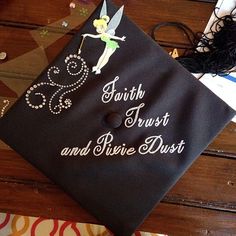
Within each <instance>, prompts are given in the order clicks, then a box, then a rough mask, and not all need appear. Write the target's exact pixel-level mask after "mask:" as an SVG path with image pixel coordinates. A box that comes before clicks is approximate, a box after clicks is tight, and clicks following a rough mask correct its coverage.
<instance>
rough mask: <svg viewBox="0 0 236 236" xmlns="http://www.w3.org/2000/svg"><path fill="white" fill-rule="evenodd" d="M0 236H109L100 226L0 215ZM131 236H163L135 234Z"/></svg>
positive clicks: (6, 214) (143, 233) (159, 235)
mask: <svg viewBox="0 0 236 236" xmlns="http://www.w3.org/2000/svg"><path fill="white" fill-rule="evenodd" d="M0 235H1V236H49V235H50V236H111V235H112V234H111V233H110V232H109V231H108V230H107V229H106V228H105V227H104V226H101V225H93V224H82V223H75V222H69V221H62V220H52V219H44V218H41V217H29V216H19V215H13V214H8V213H0ZM133 236H165V235H161V234H154V233H145V232H136V233H135V234H133Z"/></svg>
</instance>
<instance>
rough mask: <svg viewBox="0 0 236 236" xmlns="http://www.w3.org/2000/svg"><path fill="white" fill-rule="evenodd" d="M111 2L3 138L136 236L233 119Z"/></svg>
mask: <svg viewBox="0 0 236 236" xmlns="http://www.w3.org/2000/svg"><path fill="white" fill-rule="evenodd" d="M123 10H124V9H123V7H121V8H119V9H118V8H117V7H116V6H114V5H113V4H112V3H111V2H110V1H104V2H103V3H101V5H100V6H99V7H98V8H97V9H96V10H95V12H94V13H93V14H92V16H91V17H90V18H89V20H88V21H87V22H86V23H85V25H84V26H83V27H82V28H81V30H80V31H79V32H78V33H77V34H76V35H75V36H74V38H73V39H72V40H71V41H70V43H69V44H68V45H67V46H66V47H65V48H64V49H63V50H62V52H61V53H60V55H59V56H58V57H57V58H56V59H55V60H54V61H53V62H52V63H51V64H50V65H49V66H48V67H47V68H46V69H45V70H44V71H43V72H42V73H41V75H40V76H39V77H38V78H37V80H36V81H34V83H33V84H32V85H31V86H30V87H29V88H28V89H27V90H26V92H25V93H24V94H23V95H22V97H21V98H20V99H19V100H18V101H17V102H16V103H15V104H14V105H13V107H12V108H11V109H9V111H8V112H7V113H6V114H5V115H4V116H3V117H2V118H1V119H0V137H1V139H2V140H3V141H5V142H6V143H7V144H9V145H10V146H11V147H12V148H13V149H14V150H16V151H17V152H18V153H19V154H21V155H22V156H23V157H24V158H25V159H26V160H28V161H29V162H30V163H32V164H33V165H34V166H36V167H37V168H38V169H39V170H41V171H42V172H43V173H44V174H45V175H46V176H48V177H49V178H50V179H52V180H53V181H54V182H55V183H57V184H58V185H59V186H61V187H62V188H63V189H64V190H65V191H66V192H67V193H68V194H69V195H70V196H71V197H72V198H74V199H75V200H76V201H77V202H78V203H79V204H81V206H82V207H84V208H85V209H87V210H88V211H89V212H91V213H92V214H93V215H94V216H95V217H97V218H98V219H99V220H100V221H101V222H102V223H104V224H105V225H106V226H107V227H108V228H109V229H110V230H111V231H112V232H113V233H114V234H115V235H117V236H130V235H131V234H132V233H133V231H134V230H135V229H136V228H137V227H138V225H140V224H141V223H142V222H143V220H144V219H145V218H146V217H147V215H148V214H149V212H150V211H151V210H152V209H153V208H154V207H155V206H156V204H158V202H159V201H160V200H161V199H162V198H163V196H164V195H165V193H166V192H167V191H168V190H169V189H170V188H171V187H172V186H173V185H174V184H175V183H176V181H177V180H178V179H179V178H180V177H181V176H182V175H183V173H184V172H185V171H186V170H187V169H188V167H189V166H190V165H191V164H192V163H193V161H194V160H195V159H196V158H197V157H198V156H199V155H200V154H201V152H202V151H203V150H204V149H205V148H206V147H207V146H208V144H209V143H210V142H211V141H212V139H213V138H214V137H215V136H216V135H217V134H218V133H219V132H220V131H221V130H222V129H223V128H224V126H225V125H226V124H227V123H228V122H230V120H231V119H232V117H233V116H234V114H235V111H234V110H232V109H231V108H230V107H229V106H228V105H227V104H225V103H224V102H223V101H222V100H221V99H220V98H218V97H217V96H215V95H214V94H213V93H212V92H211V91H210V90H209V89H208V88H206V87H205V86H204V85H203V84H201V83H200V82H199V81H197V80H196V79H195V78H194V77H193V76H192V75H191V74H190V73H189V72H187V71H186V70H185V69H184V68H183V67H182V66H181V65H179V64H178V62H176V61H175V60H173V59H172V58H171V57H170V56H169V55H168V54H167V53H165V52H164V51H163V50H162V49H161V48H160V47H159V46H158V45H157V44H156V43H155V42H154V41H152V39H151V38H149V37H148V36H147V35H146V34H145V33H143V32H142V31H141V30H140V29H139V28H138V27H137V26H136V25H135V24H134V23H132V22H131V21H130V20H129V19H128V18H127V17H126V16H125V15H124V14H123Z"/></svg>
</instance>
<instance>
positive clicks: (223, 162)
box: [0, 0, 236, 236]
mask: <svg viewBox="0 0 236 236" xmlns="http://www.w3.org/2000/svg"><path fill="white" fill-rule="evenodd" d="M80 2H87V5H86V4H85V5H84V7H83V6H82V5H81V6H80V7H77V9H74V12H73V14H72V13H70V11H71V10H72V9H70V8H69V3H70V0H63V1H62V0H54V1H52V0H49V1H38V0H8V1H0V51H5V52H7V55H8V58H7V60H6V61H3V62H1V64H0V109H2V107H3V106H4V104H3V100H4V99H8V100H9V101H10V105H11V104H13V103H14V101H15V100H16V99H17V98H18V97H19V96H20V94H21V93H23V91H24V90H25V89H26V88H27V86H28V85H29V84H30V83H31V82H32V80H33V79H35V78H36V77H37V75H38V74H39V73H40V71H41V70H42V69H43V68H44V67H45V66H46V65H47V64H48V63H50V62H51V61H52V60H53V59H54V58H55V57H56V56H57V55H58V53H59V52H60V51H61V49H62V48H63V47H64V46H65V45H66V44H67V43H68V42H69V40H70V39H71V38H72V37H73V34H74V33H75V30H77V29H79V28H80V25H81V23H82V22H83V21H84V20H85V19H86V18H87V17H88V15H89V13H90V12H91V11H92V10H93V9H94V7H95V6H96V5H97V4H98V2H99V1H85V0H84V1H82V0H81V1H80ZM115 3H117V4H119V5H120V4H124V5H125V12H126V14H127V15H128V16H129V17H130V18H131V19H132V20H133V21H134V22H135V23H137V24H138V25H139V26H140V27H141V28H142V29H143V30H144V31H146V32H150V29H151V28H152V27H153V26H154V24H156V23H158V22H161V21H180V22H183V23H185V24H187V25H188V26H189V27H190V28H192V29H193V31H195V32H196V31H202V30H204V28H205V26H206V24H207V22H208V19H209V17H210V15H211V13H212V11H213V8H214V5H213V4H212V3H203V2H196V1H187V0H152V1H142V0H127V1H118V0H117V1H115ZM82 8H84V9H83V10H82ZM83 17H84V18H83ZM63 20H65V21H66V22H68V23H69V26H68V27H70V26H71V27H76V28H75V29H73V30H71V31H70V32H67V31H68V27H67V28H66V27H64V28H63V27H62V26H61V23H62V21H63ZM54 22H56V23H54ZM46 25H49V26H48V27H47V28H40V27H44V26H46ZM158 38H159V40H160V43H161V45H165V43H166V42H169V43H173V42H174V43H178V44H180V45H182V46H184V47H185V46H187V40H186V37H185V36H184V35H183V34H182V32H179V31H178V30H176V29H170V28H165V29H163V30H161V31H160V32H159V33H158ZM56 39H57V40H56ZM55 40H56V41H55ZM54 41H55V42H54ZM40 46H41V47H40ZM172 49H173V48H166V50H172ZM5 105H6V104H5ZM7 108H8V107H7ZM7 108H6V109H7ZM235 158H236V125H235V124H233V123H230V124H229V125H228V126H227V127H226V128H225V129H224V131H223V132H222V133H221V134H220V135H219V136H218V137H217V138H216V139H215V141H214V142H213V143H212V144H211V145H210V146H209V147H208V148H207V149H206V150H205V151H204V153H203V154H202V155H201V156H200V157H199V158H198V160H197V161H196V162H195V163H194V164H193V165H192V167H191V168H190V169H189V170H188V171H187V173H186V174H185V175H184V176H183V177H182V178H181V180H180V181H179V182H178V183H177V184H176V186H175V187H174V188H173V189H172V190H171V191H170V192H169V193H168V194H167V195H166V197H165V198H164V199H163V201H162V202H161V203H160V204H159V205H158V206H157V207H156V209H155V210H154V211H153V212H152V214H151V215H150V216H149V217H148V218H147V219H146V220H145V222H144V223H143V224H142V225H141V226H140V229H141V230H143V231H149V232H159V233H166V234H170V235H181V236H183V235H236V215H235V211H236V159H235ZM0 193H1V194H0V212H10V213H16V214H23V215H31V216H43V217H46V218H59V219H64V220H70V221H79V222H92V223H99V222H97V220H96V219H94V217H92V216H91V215H90V214H89V213H87V212H86V211H85V210H83V209H82V208H80V207H79V206H78V204H77V203H75V202H74V201H73V200H71V199H70V198H69V197H68V196H67V195H66V194H65V193H64V192H63V191H61V190H60V189H59V188H58V187H57V186H55V185H54V184H53V183H52V182H51V181H50V180H49V179H47V178H46V177H45V176H44V175H43V174H41V173H40V172H39V171H38V170H36V169H35V168H33V167H32V166H31V165H30V164H29V163H27V162H26V161H25V160H24V159H23V158H22V157H20V156H19V155H18V154H17V153H16V152H14V151H12V150H11V149H10V148H9V147H7V146H6V145H5V144H3V143H1V144H0Z"/></svg>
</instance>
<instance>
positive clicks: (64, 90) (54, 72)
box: [25, 54, 89, 115]
mask: <svg viewBox="0 0 236 236" xmlns="http://www.w3.org/2000/svg"><path fill="white" fill-rule="evenodd" d="M65 64H66V71H67V73H68V77H73V78H76V79H73V83H70V84H66V85H64V84H61V83H60V82H58V81H55V77H57V78H58V77H59V81H61V80H62V81H63V80H64V81H65V79H64V78H60V69H59V68H58V67H57V66H52V67H50V68H49V69H48V71H47V79H48V81H47V82H41V83H38V84H34V85H32V86H31V87H30V88H29V89H28V90H27V92H26V95H25V100H26V103H27V104H28V106H29V107H30V108H32V109H35V110H39V109H42V108H43V107H45V106H46V105H47V106H48V108H49V111H50V112H51V113H52V114H55V115H58V114H60V113H61V112H62V110H63V109H68V108H70V107H71V106H72V101H71V99H70V98H68V97H67V95H68V94H69V93H72V92H74V91H76V90H77V89H79V88H80V87H81V86H82V85H83V84H84V83H85V81H86V80H87V78H88V74H89V68H88V66H87V65H86V62H85V61H84V59H83V58H82V57H81V56H80V55H78V54H71V55H69V56H67V57H66V59H65ZM79 65H80V66H79ZM77 77H79V78H78V79H77ZM68 79H69V78H68ZM45 87H51V88H53V89H54V90H55V92H54V93H53V94H52V95H46V93H45V92H47V94H48V92H49V91H50V90H48V89H46V88H45Z"/></svg>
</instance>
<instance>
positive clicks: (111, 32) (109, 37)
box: [82, 0, 126, 74]
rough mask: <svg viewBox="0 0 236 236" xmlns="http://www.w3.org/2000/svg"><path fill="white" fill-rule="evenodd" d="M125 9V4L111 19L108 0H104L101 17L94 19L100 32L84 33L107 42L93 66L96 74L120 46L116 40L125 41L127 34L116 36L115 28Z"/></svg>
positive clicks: (84, 35)
mask: <svg viewBox="0 0 236 236" xmlns="http://www.w3.org/2000/svg"><path fill="white" fill-rule="evenodd" d="M123 10H124V6H122V7H121V8H120V9H119V10H118V11H117V12H116V14H115V15H114V16H113V17H112V19H111V20H110V17H109V16H108V15H107V4H106V0H104V2H103V6H102V9H101V12H100V19H96V20H94V21H93V26H94V27H95V28H96V31H97V33H98V34H83V35H82V36H83V39H85V37H90V38H94V39H96V38H100V39H101V40H102V41H103V42H104V43H105V44H106V46H105V49H104V52H103V53H102V55H101V56H100V58H99V60H98V63H97V65H96V66H93V69H92V71H93V72H95V74H100V73H101V69H102V68H103V67H104V66H105V65H106V64H107V63H108V61H109V59H110V57H111V55H112V54H113V53H114V52H115V51H116V49H117V48H119V44H118V43H117V42H116V41H115V40H120V41H125V38H126V37H125V36H123V37H118V36H115V30H116V28H117V27H118V26H119V24H120V21H121V18H122V15H123Z"/></svg>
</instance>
